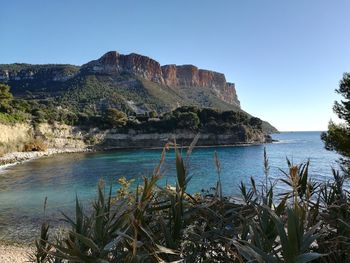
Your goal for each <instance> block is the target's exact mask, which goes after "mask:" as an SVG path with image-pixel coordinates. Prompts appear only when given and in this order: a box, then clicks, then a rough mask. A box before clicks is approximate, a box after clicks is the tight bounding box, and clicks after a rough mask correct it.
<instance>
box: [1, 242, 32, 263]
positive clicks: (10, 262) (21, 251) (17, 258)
mask: <svg viewBox="0 0 350 263" xmlns="http://www.w3.org/2000/svg"><path fill="white" fill-rule="evenodd" d="M33 249H34V248H33V247H29V246H25V245H9V244H0V262H1V263H23V262H29V255H30V253H32V252H33Z"/></svg>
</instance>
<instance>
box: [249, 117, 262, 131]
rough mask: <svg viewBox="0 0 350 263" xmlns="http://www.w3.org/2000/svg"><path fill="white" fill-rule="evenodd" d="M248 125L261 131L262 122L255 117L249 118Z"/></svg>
mask: <svg viewBox="0 0 350 263" xmlns="http://www.w3.org/2000/svg"><path fill="white" fill-rule="evenodd" d="M249 125H250V126H252V127H255V128H257V129H259V130H261V129H262V120H261V119H259V118H257V117H251V118H250V120H249Z"/></svg>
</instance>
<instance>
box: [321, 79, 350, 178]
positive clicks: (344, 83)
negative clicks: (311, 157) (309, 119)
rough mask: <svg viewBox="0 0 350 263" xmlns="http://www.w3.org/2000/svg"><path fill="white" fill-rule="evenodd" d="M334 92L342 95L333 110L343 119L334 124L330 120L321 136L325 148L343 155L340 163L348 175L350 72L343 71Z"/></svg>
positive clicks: (349, 173)
mask: <svg viewBox="0 0 350 263" xmlns="http://www.w3.org/2000/svg"><path fill="white" fill-rule="evenodd" d="M336 92H337V93H338V94H340V95H341V96H343V97H344V100H341V101H340V102H338V101H336V102H335V103H334V106H333V111H334V112H335V113H336V114H337V115H338V117H339V118H340V119H341V120H343V121H344V123H341V124H335V123H334V122H332V121H330V122H329V125H328V131H327V132H324V133H322V135H321V138H322V140H323V141H324V143H325V147H326V149H327V150H330V151H336V152H338V153H339V154H341V155H342V156H343V158H341V160H340V161H341V164H342V167H343V168H344V171H345V172H346V173H347V175H350V73H345V74H344V75H343V79H342V80H341V81H340V84H339V88H338V89H336Z"/></svg>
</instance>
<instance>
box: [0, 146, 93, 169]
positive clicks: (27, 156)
mask: <svg viewBox="0 0 350 263" xmlns="http://www.w3.org/2000/svg"><path fill="white" fill-rule="evenodd" d="M90 151H92V150H91V149H89V148H49V149H47V150H46V151H36V152H12V153H7V154H5V155H4V156H2V157H0V171H1V170H3V169H6V168H7V167H10V166H13V165H17V164H21V163H23V162H26V161H31V160H35V159H38V158H41V157H48V156H52V155H56V154H61V153H78V152H90Z"/></svg>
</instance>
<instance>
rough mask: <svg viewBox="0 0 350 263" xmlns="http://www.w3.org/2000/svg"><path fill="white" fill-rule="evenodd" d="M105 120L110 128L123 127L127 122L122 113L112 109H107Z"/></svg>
mask: <svg viewBox="0 0 350 263" xmlns="http://www.w3.org/2000/svg"><path fill="white" fill-rule="evenodd" d="M105 118H106V121H107V123H108V124H109V125H110V126H112V127H123V126H125V124H126V123H127V120H128V119H127V116H126V114H125V113H124V112H122V111H119V110H117V109H112V108H109V109H107V111H106V117H105Z"/></svg>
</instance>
